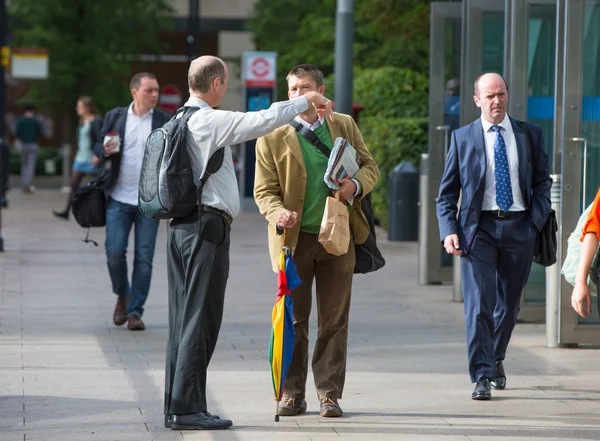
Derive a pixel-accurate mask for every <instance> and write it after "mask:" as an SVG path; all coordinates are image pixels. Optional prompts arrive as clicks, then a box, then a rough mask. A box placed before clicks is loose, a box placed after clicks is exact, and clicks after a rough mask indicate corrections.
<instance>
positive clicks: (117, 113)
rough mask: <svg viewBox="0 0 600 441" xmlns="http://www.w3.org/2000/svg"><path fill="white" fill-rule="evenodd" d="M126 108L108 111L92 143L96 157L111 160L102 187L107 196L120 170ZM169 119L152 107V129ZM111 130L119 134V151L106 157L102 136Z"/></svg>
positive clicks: (169, 116)
mask: <svg viewBox="0 0 600 441" xmlns="http://www.w3.org/2000/svg"><path fill="white" fill-rule="evenodd" d="M128 109H129V106H127V107H115V108H114V109H112V110H109V111H108V113H107V114H106V116H105V117H104V124H103V125H102V129H100V133H99V135H98V139H97V140H96V144H95V145H94V154H95V155H96V156H97V157H98V158H105V159H107V160H110V161H111V166H110V169H109V171H108V180H107V184H106V186H105V187H104V191H105V193H106V197H107V198H108V196H110V194H111V192H112V189H113V188H114V186H115V184H116V183H117V179H118V178H119V172H120V170H121V154H122V152H123V147H124V145H125V123H126V122H127V110H128ZM170 119H171V115H169V114H168V113H165V112H163V111H162V110H159V109H154V112H153V114H152V130H156V129H158V128H160V127H162V126H163V125H164V124H165V123H166V122H167V121H169V120H170ZM112 130H115V131H116V132H118V133H119V135H120V136H121V151H120V152H119V153H114V154H112V155H110V156H108V157H106V156H104V136H105V135H106V134H107V133H108V132H110V131H112Z"/></svg>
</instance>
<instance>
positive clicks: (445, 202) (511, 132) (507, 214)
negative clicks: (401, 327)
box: [437, 73, 551, 400]
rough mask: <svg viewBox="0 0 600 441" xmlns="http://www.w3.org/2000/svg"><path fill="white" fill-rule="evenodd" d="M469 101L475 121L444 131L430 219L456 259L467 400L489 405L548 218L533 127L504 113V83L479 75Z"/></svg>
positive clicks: (542, 158)
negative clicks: (469, 387)
mask: <svg viewBox="0 0 600 441" xmlns="http://www.w3.org/2000/svg"><path fill="white" fill-rule="evenodd" d="M473 98H474V100H475V104H476V105H477V107H479V108H480V109H481V118H479V119H477V120H476V121H474V122H472V123H471V124H468V125H466V126H464V127H461V128H460V129H457V130H455V131H454V132H453V133H452V141H451V144H450V150H449V152H448V156H447V159H446V167H445V170H444V174H443V176H442V183H441V185H440V192H439V197H438V201H437V216H438V220H439V226H440V237H441V240H442V241H443V243H444V248H445V249H446V251H447V252H448V253H449V254H455V255H459V256H461V259H460V264H461V275H462V292H463V297H464V302H465V303H464V308H465V321H466V327H467V349H468V357H469V373H470V376H471V381H472V382H473V383H476V386H475V389H474V391H473V394H472V398H473V399H474V400H489V399H491V397H492V394H491V388H492V387H494V388H496V389H504V388H505V387H506V374H505V372H504V366H503V363H502V361H503V360H504V357H505V354H506V348H507V346H508V342H509V340H510V336H511V334H512V331H513V329H514V327H515V324H516V321H517V315H518V313H519V308H520V306H519V300H520V297H521V293H522V291H523V288H524V286H525V283H526V282H527V277H528V276H529V271H530V269H531V263H532V258H533V253H534V248H535V245H536V236H537V234H536V233H537V231H540V230H541V229H542V228H543V226H544V224H545V223H546V220H547V218H548V215H549V213H550V186H551V180H550V176H549V174H548V155H547V154H546V152H545V148H544V141H543V138H542V132H541V129H540V128H539V127H538V126H536V125H533V124H530V123H526V124H525V126H521V125H520V124H519V121H517V120H515V119H513V118H511V117H509V116H508V114H507V113H506V109H507V103H508V86H507V85H506V81H505V80H504V78H503V77H502V76H500V75H499V74H496V73H488V74H484V75H481V76H480V77H479V78H477V80H476V81H475V96H474V97H473ZM527 132H528V133H529V142H530V145H531V151H532V152H533V154H532V155H531V154H530V149H529V148H528V141H527V137H526V133H527ZM461 190H462V196H461V197H462V199H461V203H460V209H459V207H458V201H459V196H460V194H461ZM457 215H458V216H457Z"/></svg>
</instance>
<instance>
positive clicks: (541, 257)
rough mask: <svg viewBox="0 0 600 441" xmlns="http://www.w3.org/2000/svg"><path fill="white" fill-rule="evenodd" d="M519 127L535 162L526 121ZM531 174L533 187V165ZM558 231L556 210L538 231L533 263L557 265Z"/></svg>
mask: <svg viewBox="0 0 600 441" xmlns="http://www.w3.org/2000/svg"><path fill="white" fill-rule="evenodd" d="M519 126H520V127H521V128H522V129H523V131H524V132H525V139H526V142H527V148H528V150H529V157H530V158H531V161H532V162H533V159H534V157H533V148H532V146H531V138H530V137H529V131H528V130H527V124H526V123H525V122H524V121H519ZM531 174H532V177H531V183H532V185H533V163H532V172H531ZM557 231H558V224H557V223H556V213H555V212H554V210H550V214H549V215H548V219H547V220H546V223H545V224H544V228H542V231H538V233H537V238H536V240H535V248H534V251H533V261H534V262H535V263H537V264H539V265H542V266H546V267H548V266H552V265H554V264H555V263H556V250H557V240H556V232H557Z"/></svg>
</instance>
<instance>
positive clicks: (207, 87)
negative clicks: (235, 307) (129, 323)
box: [164, 56, 331, 430]
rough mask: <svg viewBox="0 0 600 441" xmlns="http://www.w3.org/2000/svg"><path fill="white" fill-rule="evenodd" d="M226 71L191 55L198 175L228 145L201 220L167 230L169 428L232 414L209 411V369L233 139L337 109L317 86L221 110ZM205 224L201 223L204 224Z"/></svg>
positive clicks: (225, 268)
mask: <svg viewBox="0 0 600 441" xmlns="http://www.w3.org/2000/svg"><path fill="white" fill-rule="evenodd" d="M228 77H229V75H228V71H227V67H226V65H225V63H224V62H223V61H222V60H220V59H219V58H216V57H211V56H203V57H200V58H197V59H195V60H194V61H192V64H191V65H190V69H189V72H188V83H189V88H190V99H189V100H188V101H187V103H186V104H185V105H186V106H190V107H192V106H193V107H199V108H200V109H199V110H198V111H197V112H196V113H194V115H193V116H192V117H191V118H190V120H189V122H188V134H187V141H188V149H189V153H190V157H191V162H192V168H193V170H194V180H195V181H196V182H198V180H199V179H200V177H201V176H202V175H203V173H204V171H205V169H206V166H207V163H208V160H209V159H210V157H211V156H212V154H213V153H215V152H216V151H217V150H218V149H221V148H222V149H224V160H223V165H222V166H221V168H220V169H219V170H218V171H217V172H216V173H214V174H213V175H211V176H210V178H209V179H208V180H207V181H206V185H205V186H204V190H203V192H202V199H201V203H202V218H201V219H199V214H198V210H194V211H192V213H190V214H189V215H188V216H185V217H182V218H176V219H172V220H171V221H170V224H169V231H168V234H167V275H168V280H169V337H168V343H167V360H166V373H165V410H164V412H165V426H167V427H171V428H172V429H173V430H201V429H227V428H228V427H230V426H231V425H232V422H231V421H230V420H226V419H220V418H219V417H217V416H213V415H210V414H209V413H208V412H207V403H206V370H207V367H208V364H209V362H210V359H211V356H212V354H213V351H214V349H215V346H216V343H217V337H218V335H219V329H220V327H221V320H222V317H223V303H224V299H225V287H226V285H227V278H228V276H229V233H230V224H231V222H232V220H233V218H235V217H236V216H237V215H238V213H239V211H240V201H239V193H238V187H237V180H236V177H235V171H234V167H233V161H232V157H231V148H230V147H229V146H230V145H232V144H239V143H242V142H245V141H248V140H250V139H253V138H258V137H260V136H263V135H266V134H267V133H269V132H271V131H273V130H274V129H276V128H277V127H280V126H282V125H284V124H287V123H288V122H290V121H291V120H292V119H294V117H295V116H296V115H298V114H299V113H302V112H304V111H305V110H306V109H307V108H308V106H309V105H310V106H314V107H315V108H316V109H317V111H318V112H319V114H320V115H331V105H330V101H329V100H328V99H327V98H325V97H324V96H323V95H321V94H319V93H316V92H309V93H307V94H305V95H304V96H302V97H299V98H297V99H294V100H290V101H285V102H280V103H275V104H273V105H272V106H271V107H270V108H269V109H266V110H262V111H260V112H248V113H241V112H229V111H223V110H215V108H216V107H218V106H219V105H220V104H221V100H222V98H223V96H224V95H225V92H226V90H227V82H228ZM198 223H199V225H198Z"/></svg>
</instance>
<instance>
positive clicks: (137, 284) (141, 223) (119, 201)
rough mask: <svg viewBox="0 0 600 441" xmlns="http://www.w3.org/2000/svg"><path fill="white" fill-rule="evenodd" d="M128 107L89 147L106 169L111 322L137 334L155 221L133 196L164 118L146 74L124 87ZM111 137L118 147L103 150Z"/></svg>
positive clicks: (115, 113)
mask: <svg viewBox="0 0 600 441" xmlns="http://www.w3.org/2000/svg"><path fill="white" fill-rule="evenodd" d="M130 89H131V96H132V97H133V102H132V103H131V104H130V105H129V106H128V107H117V108H115V109H112V110H110V111H109V112H108V113H107V114H106V117H105V119H104V124H103V126H102V129H101V130H100V135H99V137H98V140H97V142H96V145H95V147H94V153H95V154H96V156H98V157H99V158H105V159H110V161H111V168H110V171H109V176H108V184H107V186H106V188H105V191H106V195H107V207H106V243H105V246H106V261H107V264H108V273H109V275H110V280H111V282H112V288H113V292H114V293H115V294H116V295H117V296H118V298H117V304H116V306H115V310H114V313H113V322H114V324H115V325H117V326H121V325H123V324H125V322H127V327H128V329H130V330H132V331H142V330H144V328H145V325H144V322H143V321H142V315H143V313H144V303H145V302H146V298H147V297H148V291H149V290H150V280H151V279H152V261H153V259H154V246H155V244H156V233H157V231H158V222H159V221H158V220H156V219H151V218H149V217H146V216H144V214H142V212H141V211H139V209H138V191H139V181H140V173H141V168H142V158H143V157H144V148H145V145H146V139H147V138H148V135H150V132H151V131H152V130H154V129H156V128H158V127H162V126H163V124H165V123H166V122H167V121H168V120H169V118H170V116H169V115H168V114H167V113H165V112H162V111H160V110H159V109H155V107H156V104H157V102H158V81H157V80H156V77H155V76H154V75H153V74H151V73H147V72H142V73H138V74H136V75H134V77H133V78H132V79H131V83H130ZM111 131H115V132H117V133H118V134H119V137H120V138H121V141H120V143H115V142H112V141H110V142H108V143H106V144H104V136H105V135H106V134H107V133H109V132H111ZM133 225H135V254H134V259H133V274H132V276H131V284H130V283H129V279H128V274H127V258H126V254H127V244H128V242H129V233H130V232H131V227H132V226H133Z"/></svg>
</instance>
